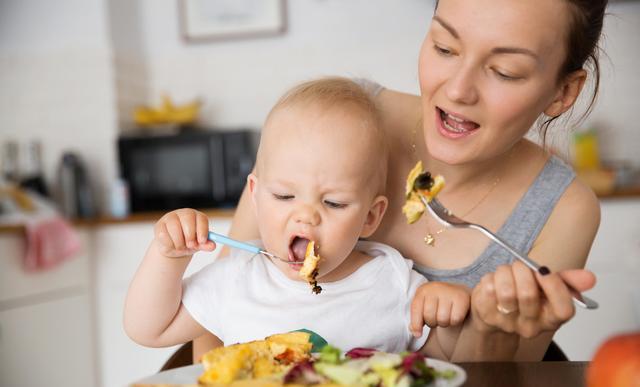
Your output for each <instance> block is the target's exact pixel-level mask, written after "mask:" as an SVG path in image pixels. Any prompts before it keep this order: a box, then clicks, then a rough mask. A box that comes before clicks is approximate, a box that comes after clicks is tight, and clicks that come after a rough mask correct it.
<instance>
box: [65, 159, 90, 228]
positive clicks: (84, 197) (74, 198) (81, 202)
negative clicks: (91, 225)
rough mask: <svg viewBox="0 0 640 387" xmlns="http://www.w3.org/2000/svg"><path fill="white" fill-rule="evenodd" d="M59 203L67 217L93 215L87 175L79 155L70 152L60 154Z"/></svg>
mask: <svg viewBox="0 0 640 387" xmlns="http://www.w3.org/2000/svg"><path fill="white" fill-rule="evenodd" d="M58 183H59V198H58V201H59V204H60V207H61V209H62V213H63V214H64V215H65V216H66V217H68V218H92V217H94V216H95V208H94V202H93V194H92V192H91V186H90V183H89V176H88V175H87V171H86V169H85V166H84V164H83V163H82V161H81V160H80V157H79V156H78V155H76V154H75V153H72V152H66V153H65V154H63V155H62V160H61V162H60V167H59V169H58Z"/></svg>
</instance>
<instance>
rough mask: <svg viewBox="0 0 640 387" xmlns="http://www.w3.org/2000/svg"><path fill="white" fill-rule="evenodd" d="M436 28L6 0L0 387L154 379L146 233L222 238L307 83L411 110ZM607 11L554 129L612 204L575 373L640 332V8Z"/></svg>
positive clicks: (576, 329) (147, 0)
mask: <svg viewBox="0 0 640 387" xmlns="http://www.w3.org/2000/svg"><path fill="white" fill-rule="evenodd" d="M432 12H433V1H429V0H403V1H401V2H390V1H382V0H348V1H344V0H343V1H338V0H296V1H289V2H286V1H283V0H276V1H266V0H264V1H250V0H245V1H224V0H216V1H214V0H211V1H209V2H207V1H205V0H153V1H152V0H134V1H125V0H110V1H109V0H83V1H81V0H59V1H55V2H50V1H43V0H0V166H1V168H2V169H1V172H2V176H1V177H0V252H2V253H1V254H0V255H1V256H0V385H2V386H5V385H6V386H14V385H24V386H31V385H43V384H45V383H47V384H48V385H66V386H89V385H95V386H105V387H106V386H123V385H126V384H127V383H129V382H131V381H134V380H136V379H139V378H141V377H143V376H145V375H148V374H152V373H155V372H157V371H158V369H159V368H160V366H161V365H162V363H163V362H164V360H166V359H167V357H168V356H169V355H170V354H171V353H172V352H173V351H174V350H175V348H168V349H147V348H143V347H140V346H138V345H136V344H135V343H133V342H131V341H130V340H129V339H128V338H127V337H126V335H125V334H124V332H123V329H122V324H121V315H122V307H123V299H124V295H125V293H126V289H127V286H128V282H129V280H130V279H131V277H132V275H133V273H134V271H135V268H136V267H137V264H138V262H139V260H140V259H141V257H142V256H143V254H144V251H145V249H146V246H147V244H148V242H149V240H150V238H151V236H152V227H153V223H154V221H155V220H156V219H157V218H158V217H159V215H160V214H161V213H162V212H163V211H166V210H168V209H172V208H176V207H179V206H183V205H187V204H185V203H196V204H197V205H194V204H191V206H195V207H199V208H202V209H205V210H207V212H208V214H209V215H210V216H211V219H212V225H211V226H212V229H213V230H215V231H217V232H222V233H225V232H227V231H228V228H229V226H230V219H231V216H232V215H233V206H234V204H235V201H236V200H237V197H238V195H239V193H240V191H241V188H242V185H243V182H244V178H245V177H246V173H247V172H248V170H250V169H251V166H252V162H253V156H254V152H255V144H256V141H257V137H258V136H259V130H260V127H261V124H262V122H263V120H264V118H265V116H266V114H267V113H268V111H269V109H270V107H271V106H272V105H273V103H274V102H275V101H276V99H277V98H278V97H279V96H280V95H281V94H282V92H283V91H285V90H286V89H288V88H289V87H290V86H292V85H293V84H295V83H298V82H300V81H302V80H306V79H310V78H313V77H317V76H322V75H343V76H348V77H364V78H370V79H373V80H375V81H377V82H379V83H381V84H383V85H384V86H386V87H389V88H393V89H397V90H401V91H405V92H410V93H416V94H417V93H418V82H417V57H418V51H419V48H420V44H421V42H422V39H423V37H424V35H425V33H426V31H427V29H428V27H429V21H430V17H431V15H432ZM609 13H610V15H609V16H608V17H607V19H606V25H605V40H604V41H603V42H602V46H603V49H604V51H605V53H606V55H604V56H603V57H602V58H601V65H602V72H603V77H602V81H601V89H600V97H599V100H598V103H597V105H596V107H595V109H594V111H593V113H592V114H591V116H590V117H589V118H588V119H587V120H586V121H585V122H583V123H582V124H581V125H580V127H579V128H577V130H576V131H575V132H569V131H567V130H563V129H562V128H560V127H557V128H556V129H555V130H552V133H551V136H552V140H553V145H554V147H555V149H556V151H557V152H558V153H559V154H561V155H563V157H565V158H566V159H567V160H568V161H571V162H573V163H574V165H575V167H576V169H577V170H578V172H579V175H580V178H582V179H584V180H585V181H587V182H588V183H589V184H590V185H591V186H592V187H594V189H595V190H596V191H597V192H598V194H599V195H600V198H601V203H602V214H603V216H602V225H601V230H600V232H599V234H598V237H597V238H596V241H595V243H594V247H593V250H592V254H591V256H590V259H589V263H588V267H589V268H591V269H592V270H594V271H595V272H596V273H597V274H598V278H599V285H598V286H597V288H596V289H595V290H593V291H592V292H591V294H590V295H591V296H592V297H593V298H595V299H596V300H598V301H599V302H600V304H601V308H600V309H599V310H597V311H595V312H584V311H578V314H577V317H576V318H575V319H574V320H572V321H571V322H570V323H568V324H567V325H566V326H564V327H563V328H562V329H561V330H560V331H559V333H558V334H557V336H556V340H557V341H558V343H559V344H560V346H561V347H562V348H563V349H564V351H565V352H566V353H567V354H568V355H569V357H570V359H572V360H588V359H590V358H591V356H592V355H593V353H594V351H595V349H596V348H597V346H598V345H599V344H600V342H601V341H602V340H603V339H604V338H606V337H608V336H610V335H611V334H613V333H616V332H622V331H628V330H638V329H640V290H639V289H638V287H637V285H635V286H634V285H633V284H634V283H637V277H638V275H639V274H640V242H639V241H640V238H639V236H640V188H638V187H639V186H640V174H639V173H638V170H639V169H640V152H638V149H639V148H640V130H639V127H638V119H637V117H636V114H637V112H638V109H639V108H640V95H639V94H638V92H637V91H638V90H640V74H639V73H638V71H637V63H638V62H640V48H639V45H638V37H640V2H639V1H617V2H615V1H614V2H611V4H610V9H609ZM577 112H580V109H578V110H577ZM212 258H213V255H201V256H198V257H197V258H196V259H195V260H194V262H193V264H192V265H191V267H190V269H189V272H191V271H193V270H196V269H197V268H199V267H201V266H202V265H204V264H206V263H208V262H210V261H211V259H212ZM34 370H38V372H34Z"/></svg>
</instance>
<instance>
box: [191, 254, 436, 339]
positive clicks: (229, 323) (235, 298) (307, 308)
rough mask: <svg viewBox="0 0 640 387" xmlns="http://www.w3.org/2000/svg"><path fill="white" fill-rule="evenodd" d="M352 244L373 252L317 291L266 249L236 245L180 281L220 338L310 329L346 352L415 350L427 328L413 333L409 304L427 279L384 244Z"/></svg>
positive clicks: (197, 315) (194, 309)
mask: <svg viewBox="0 0 640 387" xmlns="http://www.w3.org/2000/svg"><path fill="white" fill-rule="evenodd" d="M356 249H357V250H359V251H362V252H364V253H365V254H367V255H369V256H371V257H373V259H372V260H370V261H369V262H367V263H365V264H364V265H363V266H362V267H360V268H359V269H358V270H356V271H355V272H354V273H353V274H351V275H350V276H348V277H347V278H344V279H342V280H339V281H335V282H324V283H320V285H321V286H322V292H321V293H320V294H313V293H312V292H311V287H310V286H309V284H308V283H306V282H304V281H302V280H301V281H295V280H291V279H289V278H288V277H287V276H285V274H284V273H282V272H281V271H280V270H279V269H278V268H277V267H276V266H275V265H274V264H273V263H272V262H271V261H270V260H268V259H266V258H264V257H263V256H261V255H253V254H251V253H247V252H243V251H238V250H234V251H233V252H232V255H231V256H229V257H227V258H223V259H219V260H217V261H216V262H214V263H212V264H210V265H208V266H207V267H204V268H203V269H202V270H200V271H199V272H197V273H195V274H193V275H192V276H190V277H188V278H186V279H185V280H184V286H183V287H184V290H183V296H182V303H183V304H184V306H185V307H186V309H187V310H188V311H189V313H190V314H191V316H192V317H193V318H194V319H195V320H196V321H197V322H198V323H199V324H200V325H202V326H203V327H204V328H206V329H207V330H209V331H210V332H212V333H213V334H214V335H216V336H217V337H218V338H220V339H221V340H222V341H223V342H224V344H225V345H230V344H235V343H243V342H247V341H252V340H261V339H264V338H265V337H266V336H269V335H272V334H276V333H284V332H290V331H294V330H298V329H307V330H310V331H313V332H315V333H317V334H318V335H320V336H321V337H322V338H324V339H325V340H326V341H327V342H328V343H329V344H331V345H334V346H336V347H338V348H340V349H342V350H343V351H346V350H349V349H352V348H356V347H366V348H376V349H378V350H382V351H387V352H401V351H405V350H411V351H415V350H418V349H420V348H421V347H422V346H423V345H424V343H425V341H426V338H427V335H428V333H429V328H428V327H426V326H425V328H424V330H423V333H422V336H421V337H420V338H418V339H415V338H414V337H413V335H412V334H411V332H410V331H409V322H410V306H411V300H412V299H413V295H414V294H415V292H416V289H417V287H418V286H420V285H421V284H423V283H425V282H426V281H427V280H426V279H425V278H424V277H423V276H422V275H421V274H419V273H418V272H416V271H414V270H412V265H413V263H412V261H410V260H408V259H404V258H403V257H402V256H401V255H400V253H399V252H398V251H397V250H395V249H393V248H391V247H389V246H387V245H383V244H380V243H375V242H367V241H360V242H358V244H357V245H356Z"/></svg>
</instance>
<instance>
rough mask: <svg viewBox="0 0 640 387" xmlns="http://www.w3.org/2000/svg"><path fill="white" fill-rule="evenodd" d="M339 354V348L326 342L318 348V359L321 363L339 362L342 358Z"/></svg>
mask: <svg viewBox="0 0 640 387" xmlns="http://www.w3.org/2000/svg"><path fill="white" fill-rule="evenodd" d="M341 354H342V352H341V351H340V349H339V348H336V347H334V346H332V345H329V344H327V345H325V346H324V347H322V349H321V350H320V357H319V358H318V360H319V361H320V362H322V363H328V364H340V363H341V362H342V359H341V358H340V355H341Z"/></svg>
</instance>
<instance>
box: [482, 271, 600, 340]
mask: <svg viewBox="0 0 640 387" xmlns="http://www.w3.org/2000/svg"><path fill="white" fill-rule="evenodd" d="M595 281H596V280H595V276H594V275H593V273H591V272H590V271H587V270H565V271H561V272H557V273H549V274H547V275H541V274H539V273H534V272H533V271H532V270H531V269H529V268H528V267H527V266H525V265H524V264H523V263H521V262H520V261H516V262H514V263H513V264H512V265H503V266H499V267H498V269H497V270H496V272H495V273H489V274H486V275H485V276H484V277H483V278H482V280H481V281H480V283H479V284H478V285H477V286H476V287H475V288H474V289H473V291H472V294H471V308H472V313H473V314H474V319H473V321H474V325H475V326H476V328H477V329H480V330H483V331H503V332H506V333H515V334H517V335H519V336H521V337H524V338H533V337H536V336H538V335H539V334H540V333H543V332H553V331H555V330H557V329H558V328H559V327H560V326H561V325H562V324H564V323H565V322H567V321H568V320H569V319H571V318H572V317H573V315H574V314H575V307H574V305H573V300H572V298H571V292H570V290H569V288H568V286H567V284H569V285H570V286H571V287H573V288H574V289H575V290H577V291H579V292H583V291H586V290H589V289H591V288H592V287H593V286H594V285H595Z"/></svg>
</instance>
